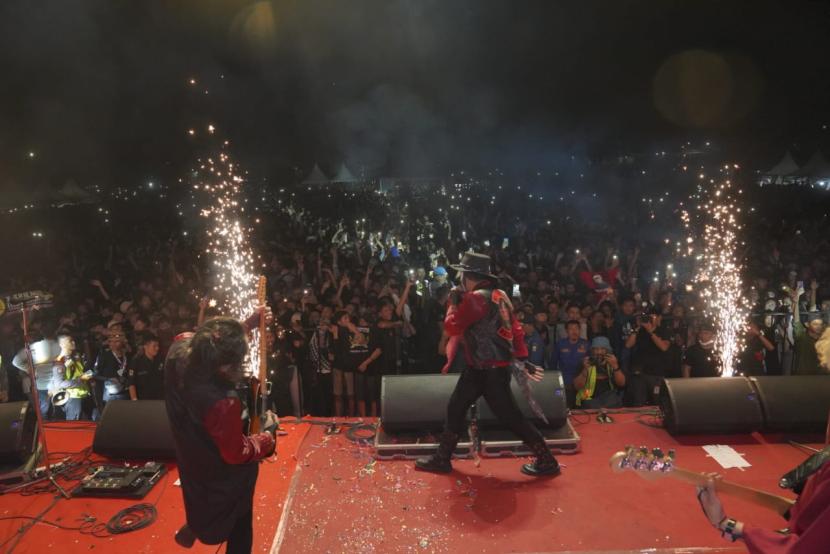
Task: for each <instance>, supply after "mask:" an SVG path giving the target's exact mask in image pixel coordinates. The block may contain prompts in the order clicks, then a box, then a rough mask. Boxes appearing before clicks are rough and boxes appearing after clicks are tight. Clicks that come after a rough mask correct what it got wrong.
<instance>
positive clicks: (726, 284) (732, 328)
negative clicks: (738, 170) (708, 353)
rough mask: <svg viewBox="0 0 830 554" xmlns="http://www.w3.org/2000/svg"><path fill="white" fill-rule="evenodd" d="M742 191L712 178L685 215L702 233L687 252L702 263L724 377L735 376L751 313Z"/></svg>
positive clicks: (698, 276) (699, 278) (700, 275)
mask: <svg viewBox="0 0 830 554" xmlns="http://www.w3.org/2000/svg"><path fill="white" fill-rule="evenodd" d="M701 177H702V176H701ZM741 193H742V191H741V190H736V189H735V188H734V186H733V184H732V182H731V181H730V180H729V179H725V180H724V181H721V182H715V180H709V183H708V185H705V184H701V185H699V186H698V194H697V195H695V196H694V197H693V200H696V202H697V205H696V208H695V210H694V212H693V213H692V214H690V213H689V212H684V213H683V222H684V225H685V227H686V229H687V230H689V231H690V232H691V233H693V235H694V234H697V235H699V236H698V237H695V236H693V235H690V236H689V237H688V238H687V239H686V245H685V251H683V252H682V254H684V255H685V256H688V257H694V260H695V261H696V265H697V269H696V273H695V282H696V283H697V284H698V287H697V288H698V290H699V291H700V294H701V298H702V299H703V302H704V313H705V315H706V316H707V317H710V318H711V319H712V322H713V324H714V327H715V345H714V347H715V352H716V353H717V354H718V357H719V358H720V360H721V363H722V368H723V369H722V373H721V375H722V376H723V377H731V376H732V375H734V374H735V368H736V364H737V361H738V354H739V353H740V352H741V350H743V347H744V341H743V332H744V328H745V325H746V320H747V316H748V310H747V308H746V299H745V298H744V296H743V283H742V279H741V271H742V267H741V262H740V260H739V259H738V252H737V251H738V248H739V247H740V246H742V245H743V242H742V241H741V238H740V233H741V229H742V225H741V222H740V216H741V207H740V204H739V196H740V195H741ZM698 239H699V240H700V242H702V246H701V247H700V249H697V248H696V246H695V243H696V242H697V240H698Z"/></svg>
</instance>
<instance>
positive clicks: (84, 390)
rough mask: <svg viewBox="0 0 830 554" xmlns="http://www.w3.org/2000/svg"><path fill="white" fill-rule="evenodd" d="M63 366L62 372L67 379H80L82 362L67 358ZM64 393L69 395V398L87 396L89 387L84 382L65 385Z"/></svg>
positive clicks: (82, 372)
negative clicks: (73, 385)
mask: <svg viewBox="0 0 830 554" xmlns="http://www.w3.org/2000/svg"><path fill="white" fill-rule="evenodd" d="M64 367H65V369H64V374H65V375H66V380H67V381H71V380H73V379H80V378H81V375H83V374H84V364H83V363H81V361H80V360H67V361H66V362H65V366H64ZM66 394H68V395H69V398H86V397H87V396H89V387H88V386H87V384H86V383H82V384H81V385H78V386H76V387H67V388H66Z"/></svg>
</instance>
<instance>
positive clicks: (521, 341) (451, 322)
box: [444, 286, 527, 367]
mask: <svg viewBox="0 0 830 554" xmlns="http://www.w3.org/2000/svg"><path fill="white" fill-rule="evenodd" d="M480 288H485V286H482V287H480ZM489 310H490V299H489V298H488V296H485V295H483V294H476V293H475V292H465V293H464V294H463V297H462V300H461V302H460V303H459V304H458V305H455V304H449V305H448V307H447V315H446V317H445V318H444V330H445V331H446V332H447V334H448V335H449V336H450V337H459V338H460V339H461V340H462V342H463V343H464V356H465V358H466V360H467V364H468V365H469V366H471V367H472V366H473V365H474V364H473V357H472V355H471V354H470V351H469V349H468V347H467V344H466V343H465V342H464V341H463V336H464V331H466V330H467V329H468V328H469V327H470V326H471V325H472V324H473V323H475V322H477V321H478V320H480V319H482V318H484V317H485V316H487V314H488V312H489ZM510 324H511V331H512V335H513V336H512V340H513V356H515V357H516V358H527V345H526V344H525V334H524V331H523V330H522V324H521V323H519V320H517V319H516V316H515V314H513V313H512V311H511V313H510ZM449 350H450V349H449V347H448V358H450V359H449V360H448V362H449V363H448V366H449V365H450V364H452V357H451V355H450V352H449ZM482 362H483V363H484V365H488V366H497V367H506V366H508V365H509V364H510V362H501V361H498V362H497V361H494V360H482Z"/></svg>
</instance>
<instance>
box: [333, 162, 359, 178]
mask: <svg viewBox="0 0 830 554" xmlns="http://www.w3.org/2000/svg"><path fill="white" fill-rule="evenodd" d="M357 181H358V179H357V177H355V176H354V175H352V172H351V171H349V168H348V167H346V164H345V163H342V164H340V169H338V170H337V175H336V176H335V177H334V178H333V179H332V182H333V183H356V182H357Z"/></svg>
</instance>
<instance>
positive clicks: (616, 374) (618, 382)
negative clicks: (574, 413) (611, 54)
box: [573, 337, 625, 410]
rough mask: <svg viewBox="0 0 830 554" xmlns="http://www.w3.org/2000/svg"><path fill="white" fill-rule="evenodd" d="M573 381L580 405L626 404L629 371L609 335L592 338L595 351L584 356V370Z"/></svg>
mask: <svg viewBox="0 0 830 554" xmlns="http://www.w3.org/2000/svg"><path fill="white" fill-rule="evenodd" d="M573 384H574V388H575V389H576V406H577V407H579V408H584V409H588V410H592V409H597V408H619V407H621V406H622V391H623V388H624V387H625V374H624V373H623V372H622V369H620V362H619V361H618V360H617V357H616V356H614V354H613V353H612V351H611V342H610V341H609V340H608V337H594V340H592V341H591V355H590V356H586V357H585V358H584V359H583V360H582V371H580V372H579V375H577V376H576V377H574V381H573Z"/></svg>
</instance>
